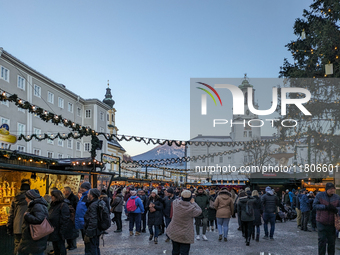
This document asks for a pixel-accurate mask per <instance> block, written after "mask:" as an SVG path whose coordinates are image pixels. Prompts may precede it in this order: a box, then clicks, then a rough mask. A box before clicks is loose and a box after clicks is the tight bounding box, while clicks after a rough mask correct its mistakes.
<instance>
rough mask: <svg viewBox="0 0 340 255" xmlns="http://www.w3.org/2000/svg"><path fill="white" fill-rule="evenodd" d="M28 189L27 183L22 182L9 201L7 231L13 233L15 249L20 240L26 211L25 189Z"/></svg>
mask: <svg viewBox="0 0 340 255" xmlns="http://www.w3.org/2000/svg"><path fill="white" fill-rule="evenodd" d="M28 190H30V185H29V184H28V183H22V184H21V187H20V191H19V193H18V194H17V195H16V196H15V197H14V199H13V201H12V203H11V209H10V210H9V214H8V223H7V233H8V234H9V235H14V246H15V251H16V250H17V249H18V246H19V243H20V240H21V236H22V234H21V227H22V223H23V221H24V213H25V212H26V211H27V201H26V199H25V197H26V196H25V193H26V191H28Z"/></svg>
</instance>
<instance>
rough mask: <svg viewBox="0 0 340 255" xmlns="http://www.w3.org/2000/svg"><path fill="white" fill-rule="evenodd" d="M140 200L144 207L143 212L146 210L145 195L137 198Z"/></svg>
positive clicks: (146, 198)
mask: <svg viewBox="0 0 340 255" xmlns="http://www.w3.org/2000/svg"><path fill="white" fill-rule="evenodd" d="M139 198H140V200H142V204H143V206H144V211H145V210H146V203H147V202H148V197H147V195H142V196H139Z"/></svg>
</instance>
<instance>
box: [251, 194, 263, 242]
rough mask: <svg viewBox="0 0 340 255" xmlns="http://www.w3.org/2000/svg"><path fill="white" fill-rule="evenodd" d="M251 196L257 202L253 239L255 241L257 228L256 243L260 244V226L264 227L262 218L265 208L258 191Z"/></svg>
mask: <svg viewBox="0 0 340 255" xmlns="http://www.w3.org/2000/svg"><path fill="white" fill-rule="evenodd" d="M251 196H252V197H253V198H255V202H254V216H255V220H254V227H253V233H252V238H253V240H254V239H255V228H256V242H259V241H260V226H261V225H262V222H261V217H262V214H263V206H262V202H261V199H260V197H259V192H258V191H257V190H253V192H252V193H251Z"/></svg>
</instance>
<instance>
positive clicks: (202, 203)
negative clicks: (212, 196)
mask: <svg viewBox="0 0 340 255" xmlns="http://www.w3.org/2000/svg"><path fill="white" fill-rule="evenodd" d="M195 202H196V203H197V204H198V205H199V207H201V209H202V213H201V215H199V216H198V217H196V218H195V225H196V239H197V240H200V226H201V225H203V232H202V238H203V240H204V241H208V238H207V237H206V236H205V233H206V231H207V225H208V207H209V196H208V195H207V194H206V193H205V192H204V190H203V187H202V186H200V187H198V188H197V192H196V194H195Z"/></svg>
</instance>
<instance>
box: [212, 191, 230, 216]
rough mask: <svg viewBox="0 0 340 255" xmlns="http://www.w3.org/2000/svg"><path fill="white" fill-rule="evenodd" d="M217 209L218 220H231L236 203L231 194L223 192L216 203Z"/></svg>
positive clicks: (219, 194)
mask: <svg viewBox="0 0 340 255" xmlns="http://www.w3.org/2000/svg"><path fill="white" fill-rule="evenodd" d="M214 207H215V209H216V218H231V216H232V215H233V213H234V202H233V199H232V198H231V193H230V192H229V191H227V190H221V191H220V192H219V193H218V196H217V198H216V199H215V202H214Z"/></svg>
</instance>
